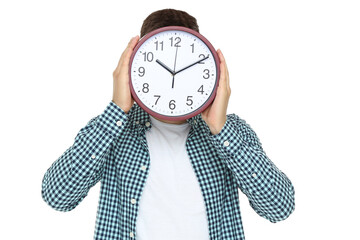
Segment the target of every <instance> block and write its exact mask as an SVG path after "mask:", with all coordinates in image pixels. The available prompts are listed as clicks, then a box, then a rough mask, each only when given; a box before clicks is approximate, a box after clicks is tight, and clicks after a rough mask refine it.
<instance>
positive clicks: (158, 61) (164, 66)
mask: <svg viewBox="0 0 360 240" xmlns="http://www.w3.org/2000/svg"><path fill="white" fill-rule="evenodd" d="M156 62H157V63H158V64H160V65H161V66H162V67H163V68H165V69H166V70H168V71H169V72H170V73H171V75H174V71H173V70H171V69H170V68H169V67H168V66H166V65H165V64H164V63H163V62H161V61H160V60H159V59H156Z"/></svg>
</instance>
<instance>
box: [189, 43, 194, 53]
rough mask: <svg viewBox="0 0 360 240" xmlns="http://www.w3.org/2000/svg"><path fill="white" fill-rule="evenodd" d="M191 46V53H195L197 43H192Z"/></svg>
mask: <svg viewBox="0 0 360 240" xmlns="http://www.w3.org/2000/svg"><path fill="white" fill-rule="evenodd" d="M190 46H191V53H194V48H195V45H194V43H193V44H191V45H190Z"/></svg>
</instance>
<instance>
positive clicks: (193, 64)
mask: <svg viewBox="0 0 360 240" xmlns="http://www.w3.org/2000/svg"><path fill="white" fill-rule="evenodd" d="M207 58H209V55H208V56H207V57H204V58H203V59H200V60H199V61H197V62H194V63H192V64H190V65H189V66H187V67H184V68H182V69H180V70H179V71H177V72H175V73H174V75H176V74H177V73H179V72H181V71H183V70H185V69H188V68H189V67H192V66H194V65H195V64H197V63H199V62H202V61H204V60H205V59H207Z"/></svg>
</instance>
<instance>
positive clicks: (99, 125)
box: [41, 101, 295, 240]
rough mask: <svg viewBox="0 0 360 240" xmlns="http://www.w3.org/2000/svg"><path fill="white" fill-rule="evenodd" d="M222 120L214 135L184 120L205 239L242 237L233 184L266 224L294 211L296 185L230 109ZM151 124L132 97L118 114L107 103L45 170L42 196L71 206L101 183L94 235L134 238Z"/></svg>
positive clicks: (199, 122) (196, 121) (200, 123)
mask: <svg viewBox="0 0 360 240" xmlns="http://www.w3.org/2000/svg"><path fill="white" fill-rule="evenodd" d="M226 117H227V119H226V123H225V125H224V126H223V128H222V129H221V131H220V133H218V134H216V135H213V134H212V133H211V132H210V129H209V127H208V126H207V124H206V122H205V121H204V120H203V119H202V118H201V114H198V115H196V116H194V117H192V118H190V119H187V122H188V123H189V124H190V125H191V129H190V132H189V135H188V138H187V141H186V150H187V152H188V154H189V158H190V161H191V164H192V166H193V169H194V171H195V174H196V177H197V179H198V181H199V184H200V188H201V192H202V196H203V198H204V202H205V206H206V213H207V221H208V230H209V237H210V240H220V239H223V240H225V239H229V240H235V239H236V240H237V239H241V240H243V239H245V236H244V231H243V226H242V219H241V214H240V206H239V196H238V188H240V190H241V191H242V192H243V193H244V194H245V195H246V196H247V198H248V199H249V204H250V206H251V207H252V208H253V209H254V210H255V212H256V213H257V214H258V215H260V216H262V217H264V218H265V219H267V220H269V221H270V222H273V223H275V222H278V221H281V220H284V219H286V218H287V217H288V216H289V215H290V214H291V213H292V212H293V211H294V209H295V201H294V195H295V190H294V187H293V185H292V183H291V181H290V180H289V178H288V177H287V176H286V175H285V173H283V172H282V171H281V170H279V169H278V168H277V167H276V166H275V165H274V163H273V162H272V161H271V160H270V159H269V158H268V157H267V156H266V154H265V152H264V150H263V149H262V146H261V143H260V141H259V139H258V137H257V135H256V134H255V132H254V131H253V130H252V128H251V127H250V125H249V124H248V123H246V122H245V120H243V119H241V118H239V117H238V116H237V115H236V114H227V116H226ZM150 128H151V121H150V117H149V114H148V113H147V112H145V111H144V110H143V109H142V108H140V107H139V105H138V104H136V102H135V103H134V105H133V107H132V108H131V109H130V111H129V112H128V113H125V112H124V111H123V110H122V109H121V108H120V107H119V106H118V105H116V104H115V103H114V102H113V101H110V103H109V104H108V105H107V107H106V108H105V110H104V112H103V113H102V114H100V115H98V116H96V117H94V118H92V119H91V120H90V121H89V122H88V123H87V125H86V126H85V127H83V128H82V129H80V131H79V132H78V134H77V135H76V137H75V141H74V143H73V145H72V146H70V147H69V148H68V149H67V150H66V151H65V152H64V153H63V154H62V155H61V156H60V157H59V158H58V159H57V160H56V161H55V162H54V163H53V164H52V165H51V166H50V167H49V168H48V169H47V171H46V173H45V175H44V177H43V179H42V192H41V194H42V198H43V199H44V201H45V202H46V203H47V204H49V205H50V206H51V207H52V208H54V209H56V210H58V211H64V212H66V211H71V210H72V209H74V208H75V207H76V206H77V205H78V204H79V203H80V202H81V201H82V200H83V199H84V198H85V197H86V196H87V194H88V192H89V190H90V188H91V187H93V186H94V185H95V184H96V183H97V182H98V181H99V180H100V181H101V188H100V196H99V203H98V204H99V205H98V209H97V215H96V226H95V232H94V239H106V240H110V239H113V240H115V239H116V240H120V239H121V240H125V239H129V240H131V239H136V217H137V213H138V209H139V205H138V203H139V199H140V197H141V193H142V190H143V187H144V185H145V181H146V177H147V175H148V173H149V167H151V165H150V156H149V152H148V146H147V142H146V136H145V132H146V131H148V130H149V129H150Z"/></svg>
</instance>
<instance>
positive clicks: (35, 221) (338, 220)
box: [0, 0, 360, 240]
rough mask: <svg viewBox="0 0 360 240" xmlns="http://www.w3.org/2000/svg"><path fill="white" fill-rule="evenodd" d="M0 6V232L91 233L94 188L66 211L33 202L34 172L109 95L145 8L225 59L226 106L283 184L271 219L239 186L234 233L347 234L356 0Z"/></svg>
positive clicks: (357, 59)
mask: <svg viewBox="0 0 360 240" xmlns="http://www.w3.org/2000/svg"><path fill="white" fill-rule="evenodd" d="M175 2H177V3H170V1H89V0H88V1H75V0H72V1H1V4H0V30H1V37H0V43H1V44H0V80H1V85H0V98H1V99H0V104H1V111H2V114H1V118H0V119H1V124H0V132H1V161H0V169H1V174H0V184H1V198H0V201H1V204H0V216H1V218H0V219H1V232H0V238H1V239H92V238H93V232H94V227H95V218H96V208H97V203H98V196H99V190H100V183H98V184H97V185H96V186H94V187H93V188H92V189H91V190H90V192H89V195H88V196H87V197H86V198H85V199H84V200H83V202H81V204H80V205H79V206H77V207H76V208H75V209H74V210H73V211H70V212H66V213H64V212H58V211H55V210H53V209H52V208H50V207H49V206H48V205H47V204H46V203H45V202H44V201H43V200H42V198H41V180H42V177H43V175H44V173H45V171H46V170H47V168H48V167H50V165H51V164H52V163H53V162H54V161H55V160H56V159H57V158H58V157H59V156H60V155H61V154H62V153H63V152H64V151H65V150H66V149H67V148H68V147H69V146H70V145H71V144H72V143H73V141H74V138H75V136H76V134H77V132H78V131H79V130H80V128H82V127H83V126H85V124H86V123H87V122H88V121H89V120H90V119H91V118H92V117H94V116H96V115H98V114H101V113H102V111H103V110H104V109H105V107H106V106H107V104H108V103H109V102H110V100H111V98H112V86H113V80H112V72H113V70H114V69H115V67H116V65H117V62H118V60H119V58H120V55H121V53H122V51H123V50H124V48H125V47H126V45H127V43H128V41H129V40H130V38H131V37H132V36H135V35H137V34H140V28H141V25H142V22H143V20H144V19H145V18H146V17H147V16H148V15H149V14H150V13H151V12H153V11H155V10H159V9H163V8H175V9H180V10H184V11H187V12H188V13H189V14H191V15H193V16H195V17H196V18H197V20H198V24H199V26H200V33H201V34H203V35H204V36H205V37H206V38H207V39H208V40H209V41H210V42H211V43H212V44H213V45H214V47H215V48H216V49H218V48H220V49H221V50H222V51H223V53H224V56H225V58H226V61H227V64H228V68H229V73H230V86H231V90H232V95H231V97H230V102H229V106H228V113H236V114H238V115H239V116H240V117H241V118H243V119H245V120H246V121H247V122H248V123H249V124H250V125H251V127H252V128H253V129H254V130H255V131H256V133H257V135H258V136H259V138H260V140H261V142H262V144H263V147H264V150H265V151H266V153H267V155H268V157H269V158H270V159H271V160H272V161H273V162H274V163H275V164H276V165H277V166H278V167H279V168H280V169H281V170H282V171H283V172H285V173H286V174H287V175H288V177H289V178H290V180H291V181H292V183H293V185H294V187H295V206H296V207H295V211H294V212H293V214H292V215H290V217H289V218H288V219H286V220H285V221H281V222H278V223H275V224H274V223H271V222H269V221H267V220H266V219H264V218H262V217H260V216H258V215H257V214H256V213H255V212H254V211H253V210H252V209H251V207H250V205H249V203H248V200H247V198H246V196H245V195H244V194H243V193H241V192H239V193H240V194H239V197H240V207H241V213H242V220H243V224H244V230H245V235H246V239H247V240H260V239H274V240H275V239H276V240H280V239H286V240H289V239H347V240H348V239H360V234H359V232H358V229H357V228H358V227H359V214H360V212H359V204H358V203H359V202H360V198H359V186H358V183H359V182H360V181H359V180H360V179H359V175H358V172H359V171H358V169H359V168H358V167H357V166H358V162H359V160H360V159H359V143H360V141H359V134H360V127H359V121H360V117H359V103H360V97H359V86H358V84H359V80H360V71H359V70H360V69H359V66H360V47H359V46H360V44H359V43H360V31H359V29H360V26H359V25H360V14H359V12H360V8H359V5H358V1H346V0H341V1H340V0H338V1H331V0H327V1H325V0H324V1H320V0H302V1H289V0H287V1H285V0H283V1H279V0H273V1H265V0H264V1H236V2H237V3H235V1H234V2H227V1H216V2H215V1H214V2H209V1H203V2H201V1H193V0H192V1H185V0H182V1H175Z"/></svg>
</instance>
